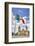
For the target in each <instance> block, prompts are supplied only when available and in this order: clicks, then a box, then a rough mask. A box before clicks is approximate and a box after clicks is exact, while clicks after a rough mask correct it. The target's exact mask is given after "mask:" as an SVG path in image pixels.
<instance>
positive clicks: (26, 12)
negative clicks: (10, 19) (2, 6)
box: [12, 8, 29, 17]
mask: <svg viewBox="0 0 35 46" xmlns="http://www.w3.org/2000/svg"><path fill="white" fill-rule="evenodd" d="M12 12H13V15H19V16H23V17H29V8H12Z"/></svg>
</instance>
